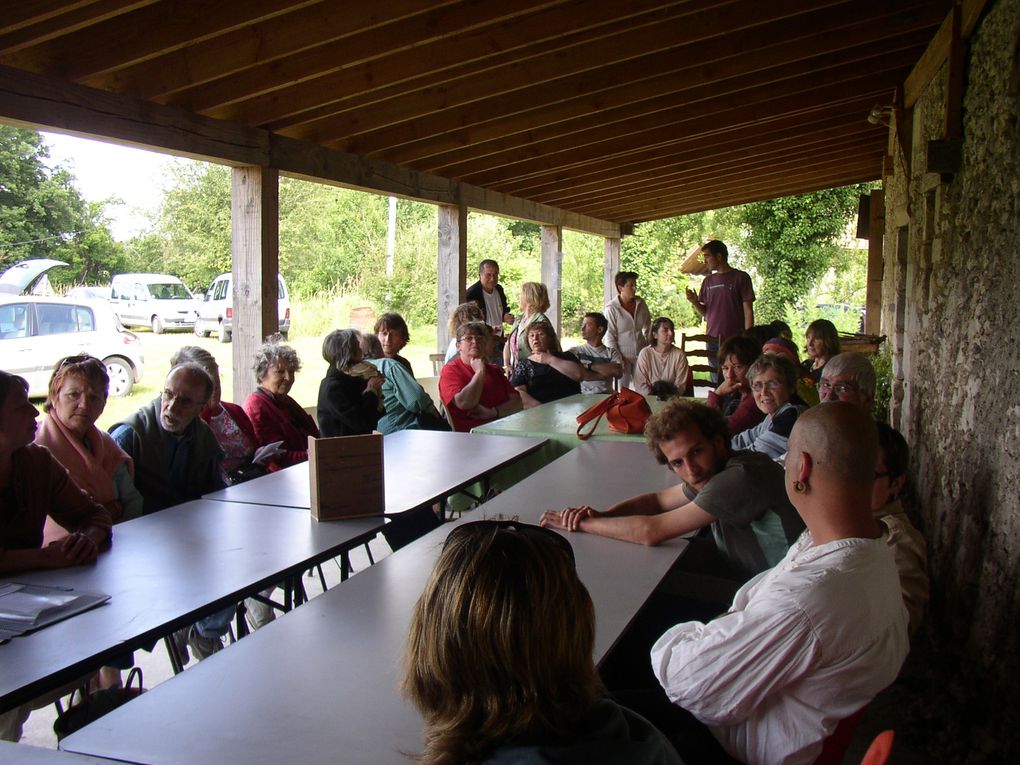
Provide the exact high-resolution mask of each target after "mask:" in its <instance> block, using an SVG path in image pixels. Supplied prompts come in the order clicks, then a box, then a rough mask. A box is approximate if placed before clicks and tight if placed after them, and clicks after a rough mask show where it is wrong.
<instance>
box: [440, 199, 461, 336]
mask: <svg viewBox="0 0 1020 765" xmlns="http://www.w3.org/2000/svg"><path fill="white" fill-rule="evenodd" d="M436 263H437V269H438V272H439V287H438V295H437V303H436V306H437V318H438V321H439V325H438V326H437V327H436V344H437V345H436V348H437V350H438V351H440V352H442V351H445V350H446V347H447V346H448V345H449V343H450V334H449V332H447V330H446V322H447V320H448V319H449V318H450V314H451V313H453V309H454V308H456V307H457V306H458V305H460V304H461V303H463V302H464V297H465V293H466V292H467V207H465V206H463V205H458V206H456V207H454V206H451V205H441V206H440V207H439V255H438V258H437V261H436Z"/></svg>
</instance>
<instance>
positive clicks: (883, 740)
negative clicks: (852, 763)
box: [861, 730, 896, 765]
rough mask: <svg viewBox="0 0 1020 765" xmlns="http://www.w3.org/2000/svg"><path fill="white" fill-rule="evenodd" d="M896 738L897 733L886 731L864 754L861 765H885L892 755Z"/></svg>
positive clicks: (878, 736) (880, 734)
mask: <svg viewBox="0 0 1020 765" xmlns="http://www.w3.org/2000/svg"><path fill="white" fill-rule="evenodd" d="M895 738H896V733H895V731H891V730H884V731H882V732H881V733H879V734H878V735H877V736H875V740H874V741H872V742H871V746H869V747H868V751H866V752H865V753H864V758H863V759H862V760H861V765H885V763H886V761H887V760H888V759H889V755H890V754H892V747H893V739H895Z"/></svg>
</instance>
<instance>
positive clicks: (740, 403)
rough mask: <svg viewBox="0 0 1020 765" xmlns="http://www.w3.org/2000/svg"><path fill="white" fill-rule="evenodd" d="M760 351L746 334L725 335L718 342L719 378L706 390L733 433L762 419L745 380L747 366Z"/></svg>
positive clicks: (709, 401) (712, 404)
mask: <svg viewBox="0 0 1020 765" xmlns="http://www.w3.org/2000/svg"><path fill="white" fill-rule="evenodd" d="M760 355H761V348H760V347H759V346H758V343H757V342H755V341H754V340H753V339H752V338H750V337H747V336H746V335H734V336H733V337H728V338H726V339H725V340H724V341H723V343H722V345H720V346H719V356H718V358H719V373H720V375H721V376H722V382H721V383H719V385H718V386H717V387H716V389H715V390H714V391H709V392H708V405H709V406H711V407H714V408H716V409H718V410H719V411H721V412H722V413H723V416H724V417H725V418H726V427H727V428H728V429H729V432H730V433H731V434H732V435H737V434H738V433H743V432H744V431H745V430H747V429H748V428H753V427H754V426H755V425H757V424H758V423H759V422H761V421H762V420H764V419H765V413H764V412H763V411H762V410H761V409H759V408H758V405H757V404H756V403H755V402H754V396H753V395H752V394H751V384H750V383H749V382H748V381H747V370H749V369H750V368H751V364H753V363H754V362H755V359H757V358H758V357H759V356H760Z"/></svg>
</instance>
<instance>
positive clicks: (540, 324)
mask: <svg viewBox="0 0 1020 765" xmlns="http://www.w3.org/2000/svg"><path fill="white" fill-rule="evenodd" d="M532 332H541V333H542V334H543V335H545V336H546V337H547V338H549V348H550V349H552V350H554V351H559V350H560V340H559V338H558V337H556V330H555V329H553V325H552V324H550V323H549V322H547V321H536V322H534V323H533V324H529V325H528V328H527V329H526V330H525V331H524V334H525V335H526V336H527V337H529V338H530V337H531V333H532ZM528 348H529V350H530V348H531V342H530V340H529V342H528Z"/></svg>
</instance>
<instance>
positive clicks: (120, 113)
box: [0, 66, 620, 238]
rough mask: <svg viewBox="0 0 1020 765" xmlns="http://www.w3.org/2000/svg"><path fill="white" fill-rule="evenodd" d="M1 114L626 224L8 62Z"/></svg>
mask: <svg viewBox="0 0 1020 765" xmlns="http://www.w3.org/2000/svg"><path fill="white" fill-rule="evenodd" d="M0 120H3V121H4V122H7V123H9V124H14V125H19V126H24V127H31V128H35V129H53V130H58V131H62V132H69V133H73V134H77V135H84V136H89V137H95V138H100V139H103V140H107V141H111V142H112V143H119V144H123V145H127V146H137V147H142V148H147V149H155V150H157V151H166V152H170V153H173V154H176V155H181V156H186V157H192V158H194V159H201V160H205V161H209V162H219V163H221V164H229V165H261V166H263V167H274V168H276V169H278V170H279V171H280V172H281V173H284V174H287V175H293V176H294V177H301V178H308V179H312V180H316V181H320V182H324V183H331V184H336V185H342V186H347V187H350V188H358V189H362V190H365V191H371V192H373V193H378V194H392V195H394V196H400V197H405V198H412V199H417V200H420V201H425V202H431V203H434V204H446V205H456V204H465V205H467V206H468V207H471V208H472V209H476V210H479V211H481V212H487V213H491V214H493V215H502V216H507V217H513V218H520V219H522V220H529V221H533V222H535V223H542V224H546V225H554V226H563V227H565V228H569V229H574V230H578V231H584V232H587V233H591V234H594V235H596V236H606V237H611V238H618V237H619V236H620V227H619V225H617V224H616V223H614V222H612V221H604V220H598V219H596V218H592V217H591V216H587V215H581V214H578V213H575V212H573V211H570V210H561V209H556V208H552V207H549V206H548V205H543V204H539V203H537V202H531V201H529V200H525V199H519V198H515V197H511V196H508V195H506V194H503V193H500V192H497V191H493V190H490V189H482V188H478V187H477V186H473V185H471V184H466V183H459V182H457V181H453V180H450V179H448V178H441V177H439V176H435V175H431V174H428V173H421V172H418V171H415V170H410V169H407V168H403V167H397V166H396V165H392V164H390V163H387V162H380V161H377V160H371V159H365V158H363V157H356V156H353V155H351V154H344V153H343V152H338V151H333V150H331V149H327V148H324V147H322V146H317V145H315V144H310V143H307V142H305V141H298V140H295V139H291V138H284V137H281V136H276V135H273V134H271V133H269V132H268V131H265V130H261V129H258V128H250V127H245V126H242V125H236V124H233V123H227V122H222V121H219V120H212V119H209V118H208V117H202V116H201V115H196V114H191V113H189V112H186V111H183V110H180V109H176V108H173V107H168V106H161V105H158V104H153V103H152V102H150V101H144V100H142V99H137V98H132V97H130V96H124V95H119V94H114V93H106V92H104V91H100V90H96V89H94V88H87V87H84V86H81V85H76V84H74V83H68V82H64V81H63V80H60V79H58V78H52V77H45V76H42V75H37V74H32V73H30V72H24V71H21V70H18V69H12V68H10V67H5V66H0Z"/></svg>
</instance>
